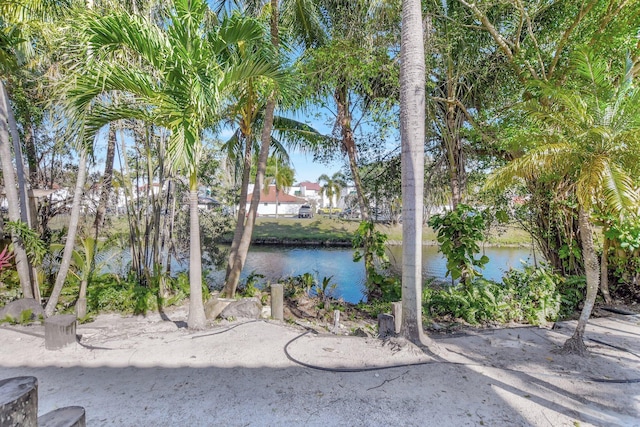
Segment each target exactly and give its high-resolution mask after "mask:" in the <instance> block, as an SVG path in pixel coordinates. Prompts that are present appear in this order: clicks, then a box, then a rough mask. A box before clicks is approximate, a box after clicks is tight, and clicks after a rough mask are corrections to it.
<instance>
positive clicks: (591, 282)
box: [487, 51, 640, 354]
mask: <svg viewBox="0 0 640 427" xmlns="http://www.w3.org/2000/svg"><path fill="white" fill-rule="evenodd" d="M573 63H574V65H575V67H576V70H577V77H578V82H577V84H578V88H577V89H574V88H569V89H566V88H561V87H558V86H554V85H551V84H539V85H538V86H539V89H540V90H541V94H542V96H541V99H540V102H532V103H531V104H529V105H528V111H529V113H530V116H531V118H532V119H533V120H534V126H533V128H534V129H539V130H538V131H537V132H535V133H533V132H532V134H529V135H527V137H528V138H530V139H532V140H534V141H536V143H537V144H536V146H535V148H533V149H531V150H530V151H529V152H527V153H526V154H524V155H523V156H522V157H519V158H517V159H516V160H514V161H512V162H511V163H509V164H508V165H506V166H505V167H503V168H502V169H500V170H498V171H497V172H496V173H495V174H493V175H492V176H491V177H490V179H489V181H488V183H487V185H488V186H489V187H503V186H505V185H506V184H508V183H510V182H512V181H513V180H514V179H515V178H525V179H536V178H537V177H539V176H541V175H544V174H546V173H550V171H552V173H554V174H555V175H556V176H557V177H558V179H559V180H561V181H563V182H568V183H571V185H572V187H573V194H575V198H576V200H577V204H578V208H577V209H578V222H579V231H580V239H581V241H582V257H583V260H584V266H585V272H586V277H587V294H586V299H585V303H584V306H583V308H582V312H581V313H580V318H579V320H578V324H577V326H576V330H575V332H574V334H573V336H572V337H571V338H569V339H568V340H567V341H566V342H565V344H564V347H563V348H564V350H565V351H567V352H571V353H577V354H585V353H586V347H585V345H584V342H583V335H584V331H585V327H586V325H587V321H588V319H589V317H590V315H591V311H592V309H593V306H594V303H595V298H596V294H597V292H598V285H599V263H598V257H597V255H596V252H595V247H594V243H593V220H592V214H593V211H594V208H596V207H597V208H599V209H600V210H603V211H608V212H612V213H616V214H618V215H620V216H623V215H628V214H630V212H631V213H633V214H635V213H636V212H637V208H638V193H637V185H638V182H637V180H636V178H635V177H634V174H633V173H632V171H634V170H636V169H635V168H637V165H638V164H639V162H640V90H638V88H637V87H634V85H633V81H632V78H633V75H632V73H631V71H632V64H631V63H630V62H629V61H627V64H626V68H625V70H624V73H622V75H612V74H611V73H610V71H609V70H608V67H607V64H606V63H605V62H604V61H602V60H600V59H597V58H595V57H594V56H593V55H592V54H591V53H589V52H585V51H582V52H579V53H578V54H577V55H575V56H574V58H573ZM565 86H568V85H566V83H565Z"/></svg>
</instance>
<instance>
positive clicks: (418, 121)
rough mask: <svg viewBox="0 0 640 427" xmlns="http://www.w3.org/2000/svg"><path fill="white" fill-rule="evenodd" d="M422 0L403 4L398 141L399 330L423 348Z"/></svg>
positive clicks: (423, 62)
mask: <svg viewBox="0 0 640 427" xmlns="http://www.w3.org/2000/svg"><path fill="white" fill-rule="evenodd" d="M421 10H422V9H421V6H420V0H402V42H401V45H400V135H401V140H402V215H403V224H402V326H401V329H400V334H401V335H402V336H403V337H405V338H406V339H408V340H410V341H412V342H414V343H417V344H424V345H426V344H427V340H426V337H425V335H424V332H423V328H422V213H423V199H422V197H423V187H424V138H425V114H426V110H425V109H426V105H425V83H424V82H425V58H424V40H423V30H422V13H421Z"/></svg>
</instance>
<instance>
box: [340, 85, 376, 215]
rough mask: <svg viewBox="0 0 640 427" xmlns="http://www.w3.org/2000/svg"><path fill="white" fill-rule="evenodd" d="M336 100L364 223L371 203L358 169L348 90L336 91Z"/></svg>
mask: <svg viewBox="0 0 640 427" xmlns="http://www.w3.org/2000/svg"><path fill="white" fill-rule="evenodd" d="M334 98H335V101H336V106H337V109H338V119H337V120H338V122H339V123H340V131H341V134H342V148H343V149H344V151H345V152H346V153H347V158H348V159H349V169H350V170H351V176H352V178H353V185H354V186H355V187H356V196H357V197H358V205H359V206H360V215H361V216H362V220H363V221H368V220H369V217H370V214H369V203H368V202H367V198H366V196H365V195H364V187H363V185H362V179H361V178H360V171H359V169H358V159H357V153H356V141H355V140H354V138H353V129H351V116H350V113H349V105H348V100H347V89H346V88H344V87H341V88H338V89H336V91H335V92H334Z"/></svg>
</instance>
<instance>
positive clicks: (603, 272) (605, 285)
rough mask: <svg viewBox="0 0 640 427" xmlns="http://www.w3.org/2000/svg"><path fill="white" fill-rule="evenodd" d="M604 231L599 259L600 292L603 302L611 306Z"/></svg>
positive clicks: (606, 242)
mask: <svg viewBox="0 0 640 427" xmlns="http://www.w3.org/2000/svg"><path fill="white" fill-rule="evenodd" d="M605 227H606V226H605ZM605 231H606V228H605V229H604V230H603V234H605V236H604V242H603V244H602V258H601V259H600V291H602V296H603V297H604V302H605V303H606V304H611V302H612V300H611V294H610V293H609V239H608V238H607V236H606V233H604V232H605Z"/></svg>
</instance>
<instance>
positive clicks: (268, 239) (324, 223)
mask: <svg viewBox="0 0 640 427" xmlns="http://www.w3.org/2000/svg"><path fill="white" fill-rule="evenodd" d="M359 225H360V223H359V222H358V221H357V220H345V219H340V218H329V217H325V216H319V215H317V216H315V217H313V218H310V219H308V218H301V219H298V218H278V219H276V218H258V219H257V221H256V226H255V228H254V233H253V241H254V242H258V243H324V242H330V243H334V244H338V243H343V244H350V242H351V240H352V238H353V235H354V233H355V232H356V230H357V229H358V226H359ZM376 228H377V229H378V231H380V232H382V233H384V234H386V235H387V236H388V237H389V241H390V242H394V243H400V242H401V241H402V224H398V225H389V224H377V225H376ZM229 237H230V236H229ZM422 240H423V241H424V242H425V243H433V244H435V241H436V234H435V233H434V232H433V230H432V229H431V228H430V227H427V226H425V227H424V229H423V234H422ZM487 243H489V244H492V245H499V246H508V245H529V244H531V238H530V237H529V235H528V234H527V233H526V232H525V231H524V230H522V229H520V228H518V227H515V226H509V227H503V228H501V229H500V230H495V231H493V232H492V233H491V234H490V236H489V238H488V240H487Z"/></svg>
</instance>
